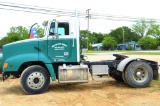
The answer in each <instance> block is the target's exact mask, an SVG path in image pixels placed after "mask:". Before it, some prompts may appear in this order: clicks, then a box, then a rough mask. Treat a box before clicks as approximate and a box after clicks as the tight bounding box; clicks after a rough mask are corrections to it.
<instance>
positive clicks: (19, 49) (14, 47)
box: [2, 38, 39, 62]
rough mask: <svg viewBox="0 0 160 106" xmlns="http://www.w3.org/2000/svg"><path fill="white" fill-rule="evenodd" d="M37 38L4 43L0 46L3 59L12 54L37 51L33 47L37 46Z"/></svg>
mask: <svg viewBox="0 0 160 106" xmlns="http://www.w3.org/2000/svg"><path fill="white" fill-rule="evenodd" d="M38 41H39V39H38V38H35V39H26V40H21V41H17V42H13V43H9V44H6V45H4V46H3V47H2V52H3V61H2V62H4V61H5V60H6V59H7V58H9V57H12V56H18V55H23V54H27V53H38V51H37V49H35V47H38Z"/></svg>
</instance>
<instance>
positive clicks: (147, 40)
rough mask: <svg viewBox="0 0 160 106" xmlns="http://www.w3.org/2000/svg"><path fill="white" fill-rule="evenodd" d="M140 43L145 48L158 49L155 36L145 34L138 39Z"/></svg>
mask: <svg viewBox="0 0 160 106" xmlns="http://www.w3.org/2000/svg"><path fill="white" fill-rule="evenodd" d="M138 44H139V45H141V46H142V48H143V49H145V50H149V49H156V48H157V44H158V43H157V40H156V39H155V38H151V37H149V36H145V37H143V38H141V39H140V40H139V41H138Z"/></svg>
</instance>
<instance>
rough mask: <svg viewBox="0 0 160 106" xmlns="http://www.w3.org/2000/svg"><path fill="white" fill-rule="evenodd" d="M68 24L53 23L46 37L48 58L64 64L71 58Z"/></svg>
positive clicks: (61, 22)
mask: <svg viewBox="0 0 160 106" xmlns="http://www.w3.org/2000/svg"><path fill="white" fill-rule="evenodd" d="M69 24H70V23H69V22H67V21H60V22H57V21H53V22H52V23H51V24H50V29H49V36H48V56H49V57H50V58H51V59H53V61H55V62H60V61H61V62H62V61H63V62H64V61H67V59H69V58H70V56H71V49H72V42H73V39H72V38H71V35H70V27H69V26H70V25H69Z"/></svg>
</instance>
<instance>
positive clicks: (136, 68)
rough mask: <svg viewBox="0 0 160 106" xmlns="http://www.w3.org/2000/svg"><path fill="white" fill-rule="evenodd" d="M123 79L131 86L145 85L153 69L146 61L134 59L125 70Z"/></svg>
mask: <svg viewBox="0 0 160 106" xmlns="http://www.w3.org/2000/svg"><path fill="white" fill-rule="evenodd" d="M124 79H125V80H126V81H125V82H126V83H128V84H129V85H130V86H132V87H135V88H140V87H146V86H148V85H149V84H150V83H151V81H152V79H153V70H152V68H151V66H150V65H149V64H147V63H146V62H142V61H135V62H132V63H131V64H130V65H129V66H128V67H127V69H126V70H125V73H124Z"/></svg>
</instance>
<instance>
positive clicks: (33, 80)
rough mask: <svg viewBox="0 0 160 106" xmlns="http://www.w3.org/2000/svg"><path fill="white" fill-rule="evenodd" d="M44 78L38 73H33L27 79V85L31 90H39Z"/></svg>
mask: <svg viewBox="0 0 160 106" xmlns="http://www.w3.org/2000/svg"><path fill="white" fill-rule="evenodd" d="M44 80H45V79H44V76H43V75H42V74H41V73H40V72H33V73H31V74H30V75H29V76H28V78H27V84H28V86H29V87H30V88H32V89H39V88H41V87H42V86H43V84H44Z"/></svg>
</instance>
